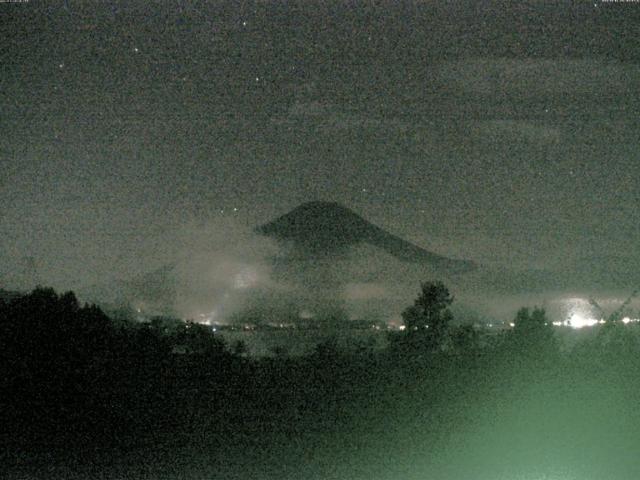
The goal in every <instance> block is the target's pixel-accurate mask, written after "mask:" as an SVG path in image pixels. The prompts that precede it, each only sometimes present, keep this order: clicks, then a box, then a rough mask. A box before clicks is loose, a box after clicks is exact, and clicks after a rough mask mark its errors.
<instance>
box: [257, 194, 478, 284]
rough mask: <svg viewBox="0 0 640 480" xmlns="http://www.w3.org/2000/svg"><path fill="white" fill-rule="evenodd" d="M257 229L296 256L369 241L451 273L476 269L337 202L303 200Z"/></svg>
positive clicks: (322, 253)
mask: <svg viewBox="0 0 640 480" xmlns="http://www.w3.org/2000/svg"><path fill="white" fill-rule="evenodd" d="M256 232H258V233H260V234H262V235H265V236H267V237H270V238H274V239H276V240H278V241H280V242H283V243H287V244H289V245H290V246H292V247H293V251H294V252H295V253H294V254H295V255H297V256H302V257H307V258H313V257H318V256H332V255H340V254H342V253H345V252H346V251H347V250H349V249H350V248H351V247H354V246H357V245H361V244H367V245H370V246H373V247H376V248H378V249H380V250H382V251H384V252H386V253H388V254H390V255H392V256H393V257H395V258H397V259H399V260H402V261H404V262H409V263H415V264H421V265H428V266H431V267H436V268H438V269H441V270H444V271H447V272H449V273H463V272H467V271H470V270H473V269H474V268H475V265H474V263H473V262H472V261H469V260H456V259H452V258H449V257H445V256H443V255H438V254H436V253H433V252H430V251H428V250H425V249H424V248H421V247H418V246H417V245H414V244H413V243H410V242H408V241H406V240H403V239H402V238H400V237H398V236H396V235H393V234H391V233H389V232H387V231H386V230H384V229H382V228H380V227H378V226H376V225H374V224H372V223H370V222H368V221H366V220H365V219H364V218H362V217H361V216H360V215H358V214H356V213H355V212H353V211H352V210H350V209H348V208H347V207H344V206H342V205H340V204H339V203H336V202H323V201H313V202H308V203H304V204H302V205H300V206H298V207H296V208H294V209H293V210H291V211H290V212H289V213H286V214H284V215H282V216H281V217H279V218H277V219H275V220H273V221H271V222H269V223H266V224H264V225H261V226H259V227H257V228H256Z"/></svg>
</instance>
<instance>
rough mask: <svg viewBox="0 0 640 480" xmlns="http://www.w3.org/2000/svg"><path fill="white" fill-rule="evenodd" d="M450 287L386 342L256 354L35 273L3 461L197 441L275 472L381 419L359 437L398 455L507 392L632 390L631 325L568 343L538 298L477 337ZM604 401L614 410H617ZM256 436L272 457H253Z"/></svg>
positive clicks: (566, 398)
mask: <svg viewBox="0 0 640 480" xmlns="http://www.w3.org/2000/svg"><path fill="white" fill-rule="evenodd" d="M453 301H454V299H453V296H452V295H451V294H450V292H449V290H448V289H447V287H446V286H445V285H444V284H442V283H441V282H425V283H423V284H422V285H421V290H420V293H419V296H418V297H417V298H416V301H415V303H414V304H413V305H412V306H409V307H408V308H407V309H406V310H405V311H404V313H403V318H404V321H405V325H406V329H405V330H404V331H403V332H394V333H392V334H389V335H390V338H389V346H388V348H387V349H384V350H375V349H373V348H372V347H371V345H368V344H366V342H362V343H359V344H357V345H351V347H350V348H344V347H343V346H341V344H340V343H339V342H338V341H337V339H336V338H335V337H333V338H331V337H330V338H327V339H326V340H325V341H324V342H322V343H320V344H318V345H317V347H316V348H315V349H314V350H313V351H312V352H310V353H309V354H308V355H305V356H298V357H293V356H290V355H288V352H287V349H286V348H285V347H276V348H273V351H272V355H271V356H270V357H266V358H253V357H251V356H250V355H248V353H249V352H248V348H247V345H246V344H244V343H242V342H236V343H235V344H233V345H231V346H229V345H227V344H226V343H225V342H224V341H223V340H222V338H221V337H220V336H218V335H216V334H214V333H213V332H212V329H211V328H210V327H207V326H204V325H199V324H196V323H184V322H182V321H178V320H175V319H171V318H162V317H157V318H154V319H153V320H152V321H150V322H146V323H139V322H135V321H132V320H130V319H127V316H126V315H122V316H120V317H118V318H110V317H109V316H107V315H106V314H105V313H103V311H102V310H101V309H100V308H98V307H96V306H93V305H80V304H79V302H78V300H77V299H76V297H75V295H74V294H73V293H71V292H68V293H64V294H57V293H56V292H55V291H54V290H52V289H49V288H37V289H36V290H34V291H33V292H31V293H29V294H27V295H20V296H14V297H13V298H9V299H7V300H2V301H0V392H3V393H2V397H1V398H0V402H1V408H0V412H1V413H0V421H1V422H2V431H3V433H2V436H1V437H0V441H1V442H2V444H3V445H2V446H3V449H2V450H3V452H4V453H3V458H2V462H3V463H4V464H5V465H6V467H7V471H8V472H13V473H12V474H14V475H15V476H16V477H19V476H20V475H23V476H24V475H29V476H31V478H33V477H34V476H38V475H41V476H43V477H44V476H46V475H45V474H44V473H43V472H49V473H48V474H47V475H49V474H50V473H51V472H50V470H48V469H49V468H50V467H51V466H54V467H56V468H58V469H62V468H63V467H64V468H67V469H74V468H77V469H81V468H83V467H81V466H82V465H87V464H90V463H91V462H100V461H102V462H105V460H104V459H105V458H109V459H113V458H126V456H127V455H128V454H126V453H123V452H136V455H141V456H143V457H144V455H151V452H154V451H156V450H157V449H160V450H161V451H163V452H165V455H166V459H165V460H161V461H159V463H158V467H157V468H159V469H161V468H167V463H163V462H168V461H169V460H167V459H168V458H171V459H173V461H175V459H176V458H183V456H185V455H188V453H187V452H193V449H194V448H196V446H197V448H205V449H207V451H211V452H216V456H225V458H236V457H238V458H243V456H244V455H247V456H248V458H250V459H253V460H252V461H253V462H255V468H256V469H258V470H256V471H257V472H260V475H259V477H260V478H278V474H277V473H273V476H270V475H271V474H269V473H264V472H265V470H264V469H265V468H266V467H265V465H266V464H269V465H272V464H273V465H288V467H287V468H294V467H293V466H292V465H293V464H294V463H295V462H294V459H295V458H297V457H296V456H295V452H296V451H297V450H296V448H302V447H301V446H300V445H302V446H304V445H308V448H309V449H310V451H314V452H317V453H316V454H315V455H320V456H322V455H324V456H325V458H333V460H331V461H332V462H338V460H335V458H337V457H335V456H336V455H338V451H337V446H336V445H341V444H343V443H344V442H347V443H348V442H349V441H353V439H352V440H349V439H350V438H352V437H351V436H352V435H358V432H361V433H362V435H364V436H365V437H366V436H367V435H368V434H367V432H377V433H376V435H377V436H378V437H379V439H377V440H375V441H374V440H371V441H370V443H368V444H367V449H370V451H371V452H378V451H379V449H382V448H383V447H382V446H381V445H382V443H379V442H383V443H384V445H385V447H384V448H385V449H389V452H390V453H389V454H390V455H395V456H397V457H398V458H402V459H404V460H405V461H409V459H408V458H407V455H408V453H407V452H408V451H411V448H408V449H407V448H405V449H404V450H403V449H402V448H400V447H398V446H396V445H401V442H400V441H401V439H402V438H403V435H405V433H404V432H405V431H409V430H410V431H413V430H411V429H414V430H415V429H416V428H417V432H419V434H416V435H423V436H424V438H425V439H428V438H432V436H434V437H433V438H435V437H437V436H438V435H446V434H449V433H450V432H451V431H455V429H456V428H463V426H464V425H466V423H468V422H471V423H472V424H473V422H480V421H481V419H482V418H484V416H487V415H498V418H500V415H503V414H504V415H506V416H505V417H504V418H506V419H511V418H512V417H513V415H515V413H513V411H512V410H511V404H510V403H509V402H510V401H514V402H520V403H521V404H522V405H523V408H528V409H531V412H532V413H531V415H533V416H534V417H536V416H537V417H536V418H539V420H540V421H541V422H548V419H547V418H546V415H555V414H552V413H550V412H552V411H555V410H554V409H557V408H562V406H563V405H564V406H565V408H566V405H568V404H571V402H574V403H576V402H577V403H579V402H583V404H584V408H585V412H590V410H589V409H590V408H595V407H594V405H599V403H598V402H600V401H601V400H602V401H604V398H605V397H604V396H603V395H604V392H605V391H607V393H606V398H608V399H609V400H610V401H611V402H612V405H614V406H615V405H617V406H618V407H619V406H620V402H623V400H626V399H633V398H635V396H637V392H640V380H639V379H638V378H637V374H636V372H637V371H638V367H640V359H639V358H638V355H637V354H638V342H637V336H636V333H635V327H633V326H629V327H627V326H625V325H622V324H621V322H617V321H612V322H609V323H608V324H607V325H604V326H603V328H601V329H600V330H599V332H598V333H597V334H594V335H592V336H590V337H589V338H588V340H585V341H582V342H579V343H578V344H577V345H576V346H575V347H573V348H572V349H570V350H567V349H563V348H562V346H561V342H560V341H559V339H558V338H557V335H556V334H555V332H554V330H553V328H552V327H551V325H550V322H549V320H548V319H547V317H546V313H545V312H544V310H542V309H539V308H534V309H533V310H530V309H528V308H523V309H521V310H519V311H518V313H517V314H516V316H515V318H514V327H513V328H512V329H509V330H507V331H505V333H504V334H502V335H497V336H493V337H491V338H489V337H487V335H486V334H485V333H484V332H483V331H482V330H480V329H478V328H477V327H475V326H473V325H455V324H454V323H455V318H453V315H452V314H451V311H450V310H449V306H450V305H451V304H452V302H453ZM600 382H602V385H606V389H608V390H606V389H605V387H602V389H600V388H601V387H600V386H599V385H600ZM569 385H570V386H571V388H568V386H569ZM522 395H524V396H522ZM518 399H519V400H518ZM505 402H507V403H505ZM562 402H564V403H562ZM567 402H568V403H567ZM594 402H595V403H594ZM495 405H500V408H498V407H496V406H495ZM547 408H548V409H549V410H548V411H547V410H545V409H547ZM495 409H497V410H495ZM494 410H495V412H494ZM563 411H564V410H563ZM500 412H502V413H500ZM545 412H547V413H545ZM565 413H566V415H567V417H566V418H561V419H559V420H558V423H559V424H562V425H564V426H563V428H565V429H566V428H569V430H570V429H571V428H576V429H577V428H578V427H579V425H580V422H579V421H578V420H577V419H576V418H578V417H576V418H573V417H571V415H576V414H575V412H574V413H571V410H569V409H566V411H565ZM601 414H602V415H605V417H606V418H607V419H609V420H608V421H613V420H612V419H613V418H614V417H615V413H614V410H613V409H612V410H611V411H604V412H601ZM612 416H613V417H612ZM472 418H476V419H477V420H474V421H471V420H470V419H472ZM579 418H582V417H579ZM532 421H533V420H532ZM465 422H466V423H465ZM504 422H506V423H505V425H507V427H504V428H505V431H504V432H503V433H504V435H505V436H507V437H508V436H509V435H511V434H512V430H510V429H509V428H508V425H510V424H509V423H508V422H507V420H504V421H503V423H504ZM563 422H564V423H563ZM497 423H498V424H500V422H497ZM534 423H535V422H534ZM636 423H637V422H636ZM414 424H415V425H418V427H415V425H414ZM412 425H414V426H412ZM532 425H533V424H532ZM567 425H569V427H567ZM632 425H633V422H632ZM464 428H466V427H464ZM518 428H523V427H522V426H520V427H518ZM526 428H530V429H531V431H532V432H534V433H535V434H536V435H537V434H538V433H539V432H538V430H537V429H536V428H537V427H536V428H534V427H533V426H531V427H526ZM546 428H547V429H548V431H547V432H545V433H546V434H548V438H549V439H550V440H549V442H550V446H549V448H552V447H553V448H556V447H558V448H560V446H561V444H562V442H564V441H567V440H568V439H570V437H567V435H566V434H565V433H563V432H564V431H563V432H560V430H557V429H556V427H555V426H554V425H553V424H549V425H547V427H546ZM603 428H604V427H603ZM514 429H515V427H514ZM513 431H515V430H513ZM625 431H626V430H625ZM354 432H355V433H354ZM532 435H534V434H533V433H532ZM587 435H588V434H587ZM285 437H286V438H297V439H298V440H296V441H297V442H299V443H297V444H295V445H294V443H291V444H289V443H287V442H288V441H287V442H285V441H284V440H283V438H285ZM378 437H376V438H378ZM534 437H535V435H534ZM421 438H422V437H421ZM532 441H533V440H532ZM274 442H275V443H274ZM278 442H281V443H282V442H285V444H286V447H278V448H282V449H283V450H282V451H276V450H273V449H274V448H275V447H274V446H273V445H276V444H278ZM341 442H342V443H341ZM399 442H400V443H399ZM614 443H615V442H614ZM296 445H298V446H296ZM305 448H306V447H305ZM433 448H436V451H438V452H440V451H439V450H437V449H438V448H440V447H438V446H436V447H433ZM442 448H444V447H442ZM589 448H590V447H589ZM265 449H266V450H265ZM264 451H270V452H271V454H270V455H272V456H273V458H272V459H271V460H268V459H265V458H263V457H261V455H262V453H260V452H264ZM367 451H369V450H367ZM247 452H248V453H247ZM438 454H443V455H444V453H442V452H440V453H438ZM523 455H524V454H523ZM525 457H526V455H524V457H523V458H525ZM149 458H151V457H149ZM269 458H271V457H269ZM314 458H316V457H313V458H309V459H307V461H308V462H311V463H313V462H317V461H318V460H317V459H316V460H314ZM318 458H319V457H318ZM100 459H102V460H100ZM274 459H275V460H274ZM525 459H526V458H525ZM110 461H111V460H110ZM234 461H235V460H234ZM522 461H524V460H522ZM247 462H248V460H247ZM265 462H266V463H265ZM269 462H272V463H269ZM338 463H339V462H338ZM374 463H375V462H374ZM463 463H464V462H463ZM74 465H75V466H74ZM225 465H226V466H219V468H221V469H222V470H221V472H223V470H224V469H225V468H226V469H231V470H232V469H233V467H232V465H233V461H230V462H229V463H227V464H225ZM105 468H106V467H105ZM110 468H111V467H110ZM113 468H116V467H113ZM118 468H122V469H125V470H126V469H127V468H133V467H131V466H126V465H124V466H123V465H120V467H118ZM243 468H244V467H243ZM247 468H249V467H247ZM252 468H253V467H252ZM336 468H337V467H336ZM344 468H347V467H344ZM58 471H65V470H58ZM66 471H67V472H68V471H69V470H66ZM245 473H246V472H245ZM254 473H255V472H254ZM325 473H326V472H325ZM226 474H228V475H231V474H232V472H231V471H228V472H226ZM61 475H62V474H61ZM62 476H64V475H62ZM116 476H117V475H116ZM220 477H221V478H223V477H224V474H223V473H220ZM48 478H50V477H48Z"/></svg>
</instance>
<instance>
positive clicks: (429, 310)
mask: <svg viewBox="0 0 640 480" xmlns="http://www.w3.org/2000/svg"><path fill="white" fill-rule="evenodd" d="M452 303H453V296H452V295H451V294H450V293H449V289H448V288H447V287H446V286H445V285H444V284H443V283H442V282H440V281H437V282H424V283H422V285H421V291H420V295H419V296H418V298H416V300H415V302H414V304H413V305H412V306H410V307H408V308H407V309H405V310H404V311H403V312H402V319H403V320H404V324H405V327H406V331H407V334H408V335H409V336H414V337H420V338H423V339H424V340H426V343H427V344H428V346H429V347H431V348H439V347H441V346H442V345H443V343H444V341H445V339H446V336H447V332H448V329H449V324H450V323H451V320H452V319H453V315H452V313H451V310H449V306H450V305H451V304H452Z"/></svg>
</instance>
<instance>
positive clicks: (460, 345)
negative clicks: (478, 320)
mask: <svg viewBox="0 0 640 480" xmlns="http://www.w3.org/2000/svg"><path fill="white" fill-rule="evenodd" d="M480 337H481V335H480V332H479V331H478V330H476V328H474V326H473V325H469V324H466V325H459V326H457V327H456V328H455V329H454V330H453V332H452V333H451V343H452V345H453V348H454V349H455V350H456V351H457V352H459V353H465V352H473V351H476V350H478V348H480Z"/></svg>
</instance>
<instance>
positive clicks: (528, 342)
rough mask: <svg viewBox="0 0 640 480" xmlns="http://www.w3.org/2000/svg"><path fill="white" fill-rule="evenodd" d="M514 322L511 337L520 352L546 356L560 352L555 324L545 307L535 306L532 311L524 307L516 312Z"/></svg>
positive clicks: (540, 356)
mask: <svg viewBox="0 0 640 480" xmlns="http://www.w3.org/2000/svg"><path fill="white" fill-rule="evenodd" d="M513 323H514V326H513V330H511V331H510V332H509V337H510V340H511V344H512V346H514V347H515V348H516V350H517V352H518V353H521V354H526V355H532V356H537V357H539V358H544V357H548V356H550V355H555V354H557V353H558V352H559V345H558V342H557V339H556V337H555V334H554V332H553V326H552V325H551V322H550V321H549V319H548V318H547V314H546V312H545V310H544V309H543V308H538V307H535V308H534V309H533V311H530V310H529V309H528V308H526V307H523V308H521V309H520V310H518V312H517V313H516V316H515V318H514V321H513Z"/></svg>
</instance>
